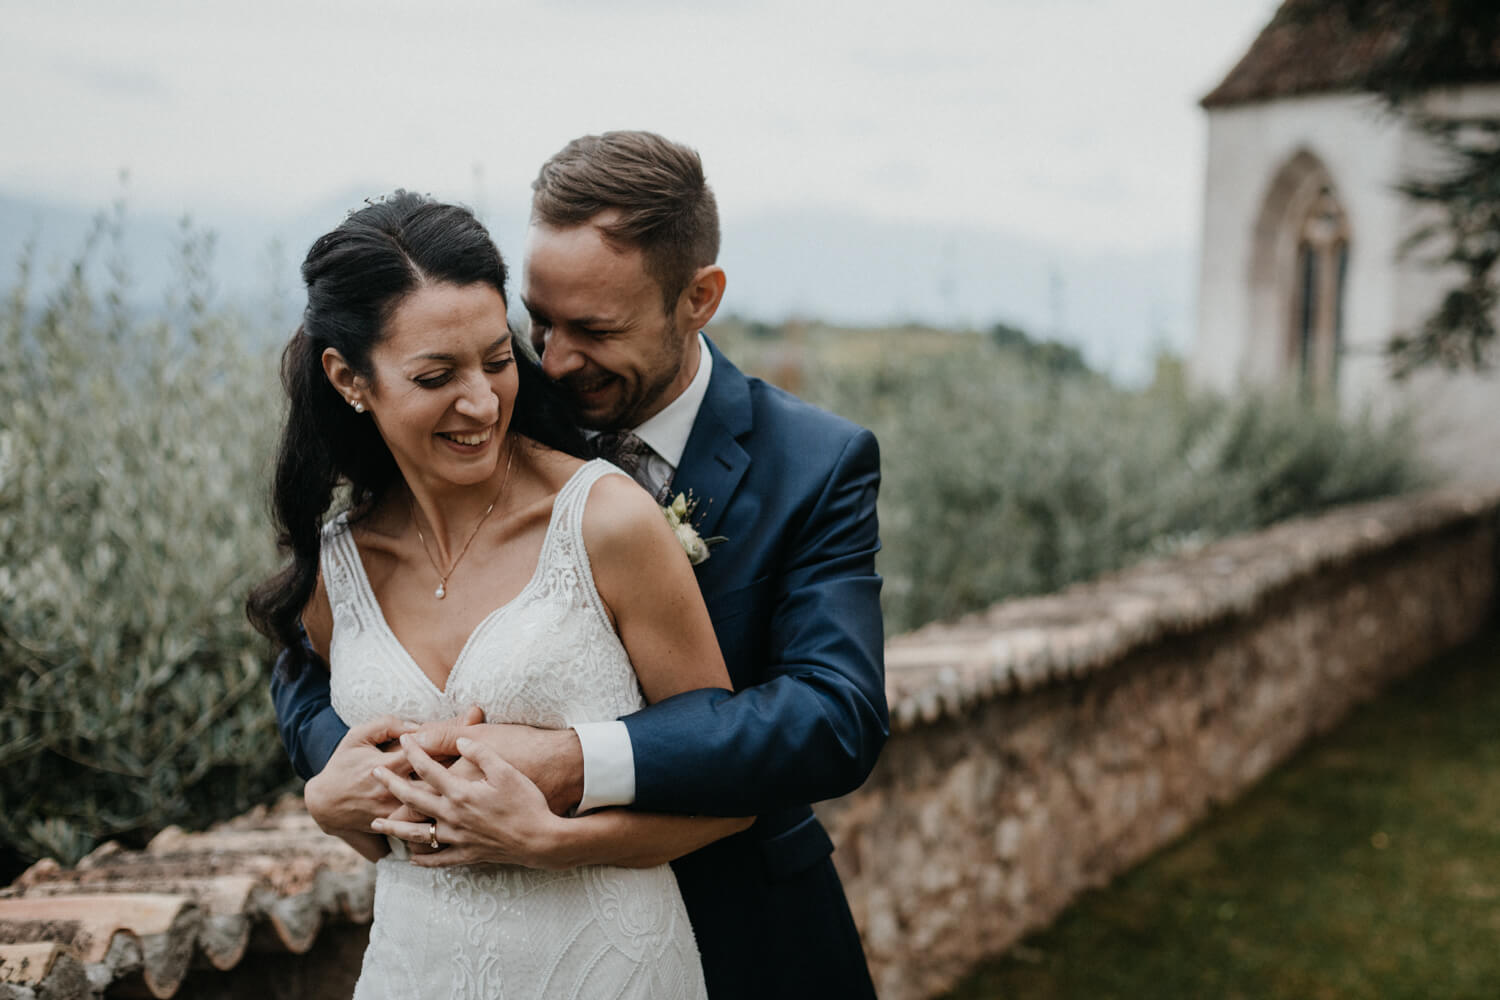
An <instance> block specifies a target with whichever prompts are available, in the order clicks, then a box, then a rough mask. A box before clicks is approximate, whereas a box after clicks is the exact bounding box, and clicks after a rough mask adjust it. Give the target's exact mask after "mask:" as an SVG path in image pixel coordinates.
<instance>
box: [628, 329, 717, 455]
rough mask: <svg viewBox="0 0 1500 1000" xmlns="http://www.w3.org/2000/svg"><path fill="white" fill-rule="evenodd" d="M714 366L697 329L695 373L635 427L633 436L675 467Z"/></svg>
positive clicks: (706, 390) (691, 430) (683, 449)
mask: <svg viewBox="0 0 1500 1000" xmlns="http://www.w3.org/2000/svg"><path fill="white" fill-rule="evenodd" d="M713 369H714V359H713V355H712V354H710V353H709V350H708V338H706V337H704V336H703V333H702V331H699V333H698V372H697V374H695V375H694V376H693V380H692V381H691V382H689V383H688V387H687V388H686V389H684V390H682V394H681V395H680V396H678V397H677V398H676V399H674V400H672V401H671V402H670V403H668V404H667V405H666V406H664V407H662V409H661V412H659V413H657V414H656V415H655V416H653V417H651V418H649V419H648V420H646V422H645V423H643V424H641V425H640V426H639V427H636V428H635V434H636V437H638V438H640V439H641V440H642V441H644V442H646V443H647V444H649V445H650V446H651V450H652V451H654V452H656V453H657V454H658V455H660V456H661V457H662V458H663V459H665V460H666V461H667V463H668V464H670V465H671V466H672V468H674V469H675V468H677V466H679V465H681V464H682V453H683V452H684V451H686V450H687V443H688V437H689V436H690V435H691V434H692V433H693V423H694V422H695V421H696V420H697V419H698V409H699V408H700V407H701V406H702V405H703V397H704V396H706V395H708V379H709V376H710V375H711V374H712V373H713Z"/></svg>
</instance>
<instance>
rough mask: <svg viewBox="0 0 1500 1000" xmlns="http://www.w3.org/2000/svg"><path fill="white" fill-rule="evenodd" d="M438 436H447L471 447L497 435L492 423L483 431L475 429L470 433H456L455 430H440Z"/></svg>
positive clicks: (450, 439) (455, 442)
mask: <svg viewBox="0 0 1500 1000" xmlns="http://www.w3.org/2000/svg"><path fill="white" fill-rule="evenodd" d="M437 436H438V437H440V438H447V439H448V440H449V441H452V442H453V443H454V444H462V445H468V446H469V447H473V446H475V445H480V444H484V443H485V442H486V441H488V440H489V439H490V438H492V437H494V436H495V427H494V425H493V424H492V425H490V426H489V427H486V428H485V429H484V430H482V431H474V432H473V433H470V434H458V433H455V432H452V431H438V432H437Z"/></svg>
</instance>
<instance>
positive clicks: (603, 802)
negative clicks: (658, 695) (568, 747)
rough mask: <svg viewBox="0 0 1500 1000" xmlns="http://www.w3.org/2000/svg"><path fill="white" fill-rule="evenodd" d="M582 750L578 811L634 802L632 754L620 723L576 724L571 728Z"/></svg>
mask: <svg viewBox="0 0 1500 1000" xmlns="http://www.w3.org/2000/svg"><path fill="white" fill-rule="evenodd" d="M573 731H574V732H575V733H577V734H578V743H579V746H581V747H582V748H583V798H582V799H581V800H580V801H579V803H578V812H579V813H580V814H581V813H586V812H588V811H589V810H590V809H600V808H603V807H604V806H628V805H630V804H631V803H632V802H634V801H635V752H634V751H633V750H632V749H631V747H630V730H628V729H626V728H625V723H623V722H618V721H616V722H580V723H579V724H578V725H576V726H574V727H573Z"/></svg>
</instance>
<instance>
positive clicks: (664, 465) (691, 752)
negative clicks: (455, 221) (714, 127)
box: [272, 132, 888, 1000]
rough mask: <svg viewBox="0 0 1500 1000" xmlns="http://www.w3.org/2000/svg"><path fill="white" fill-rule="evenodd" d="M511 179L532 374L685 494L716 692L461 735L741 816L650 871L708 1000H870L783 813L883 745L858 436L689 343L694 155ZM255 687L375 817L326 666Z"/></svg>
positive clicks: (594, 153)
mask: <svg viewBox="0 0 1500 1000" xmlns="http://www.w3.org/2000/svg"><path fill="white" fill-rule="evenodd" d="M532 187H533V191H534V197H533V201H532V215H531V229H530V236H529V240H528V245H527V260H526V265H525V287H524V289H523V291H522V301H523V302H524V303H525V305H526V308H527V311H528V312H529V313H530V315H531V329H532V341H533V343H534V344H535V346H536V347H537V349H538V351H539V352H540V354H541V359H542V366H543V369H544V370H545V371H546V373H547V375H548V376H550V377H551V378H552V379H554V380H555V381H556V382H557V383H558V384H559V385H560V386H561V387H562V388H563V389H564V391H565V392H566V393H567V394H568V396H569V397H570V398H571V399H572V402H573V404H574V407H575V412H576V415H577V419H578V421H579V423H580V424H581V425H582V426H584V427H585V428H590V429H594V430H599V431H603V432H623V431H633V432H634V435H633V436H626V437H625V439H624V442H623V446H624V448H625V450H626V451H627V452H628V453H629V454H628V455H627V456H626V457H625V458H623V459H621V460H619V461H618V464H621V465H622V466H627V465H630V466H634V470H633V475H635V477H636V478H637V480H638V481H640V482H642V484H643V485H645V486H646V488H647V489H649V490H651V491H652V492H653V493H657V494H658V495H665V494H666V492H667V491H668V490H670V492H671V493H672V494H675V493H678V492H690V493H691V495H692V496H693V497H694V498H696V500H697V501H698V504H699V506H698V508H697V513H698V517H697V518H695V521H696V526H697V528H698V530H699V532H700V533H701V534H702V535H703V536H705V537H707V536H711V535H721V536H724V537H725V538H726V539H727V540H726V541H724V542H723V543H721V544H720V545H718V546H717V547H715V548H714V550H713V553H712V557H711V558H710V559H709V560H708V561H707V562H705V563H702V564H700V565H699V566H698V567H697V570H696V572H697V576H698V582H699V585H700V587H701V589H702V592H703V596H704V599H705V602H706V603H707V605H708V611H709V615H710V617H711V618H712V620H713V624H714V629H715V632H716V634H717V637H718V640H719V645H720V648H721V649H722V651H723V653H724V660H725V663H726V665H727V667H728V669H729V674H730V677H731V679H732V681H733V683H734V688H735V693H733V694H730V693H728V692H725V691H690V692H687V693H684V694H680V695H677V696H675V697H673V698H669V699H667V700H665V701H662V702H658V703H657V704H655V705H652V706H650V707H648V708H646V709H643V710H642V711H640V712H637V713H635V714H633V715H631V716H628V717H626V718H624V719H622V720H620V721H618V722H609V723H599V724H594V725H587V726H584V725H580V726H577V727H575V728H574V729H569V730H561V731H539V730H524V729H523V728H521V727H506V726H496V727H487V726H479V727H475V728H472V729H469V730H466V733H467V735H470V736H477V737H479V738H480V739H482V740H484V741H485V742H486V743H488V744H489V745H490V746H492V747H497V748H499V749H500V752H501V753H502V754H503V755H504V756H506V757H507V759H510V760H511V762H512V763H514V764H516V766H517V767H519V768H520V769H521V770H522V771H523V772H525V773H526V774H527V775H528V777H530V778H532V780H534V781H536V783H537V784H538V786H539V787H541V788H542V790H543V791H544V793H546V794H547V796H548V801H549V802H550V803H552V804H553V806H554V808H561V809H566V808H569V807H575V806H576V807H578V808H580V809H589V808H595V807H598V806H607V805H615V806H627V807H633V808H639V809H644V810H651V811H657V812H677V813H692V814H712V815H724V816H750V815H753V816H756V817H758V818H757V820H756V822H755V824H754V826H752V827H751V828H750V829H748V830H746V831H744V832H743V833H739V834H736V835H734V836H732V837H728V838H726V839H724V840H721V841H719V842H717V843H715V844H711V845H710V846H708V847H706V848H703V849H702V850H700V851H697V852H696V853H694V854H691V855H688V856H686V857H684V858H681V859H679V860H678V861H676V862H674V863H673V868H674V870H675V872H676V875H677V880H678V883H679V885H680V886H681V889H682V894H683V897H684V900H685V902H686V904H687V908H688V913H689V915H690V917H691V919H692V922H693V928H694V931H695V934H696V936H697V940H698V945H699V948H700V950H701V952H702V955H703V963H704V971H705V974H706V977H707V980H708V987H709V993H710V995H711V996H712V997H714V998H715V1000H724V998H728V997H798V996H808V997H814V996H816V997H835V996H836V997H859V996H869V997H873V995H874V991H873V988H872V986H871V983H870V977H869V972H868V970H867V968H866V965H865V959H864V954H863V951H862V949H861V946H860V942H859V937H858V934H857V932H856V930H855V927H854V923H853V920H852V918H851V917H850V914H849V908H848V904H847V902H846V901H845V899H844V895H843V889H842V886H841V885H840V884H839V880H838V875H837V874H836V872H835V871H834V868H833V863H832V860H831V858H830V854H831V853H832V850H833V845H832V842H831V841H830V840H829V838H828V835H827V833H825V832H824V830H823V828H822V827H821V826H820V825H819V823H818V820H817V819H816V818H815V817H814V815H813V813H812V809H811V808H810V807H809V803H811V802H815V801H818V800H821V799H827V798H832V797H835V796H838V795H842V794H845V793H847V792H849V791H852V790H853V789H854V788H856V787H858V786H859V785H860V784H861V783H862V782H863V781H864V779H865V777H866V776H867V775H868V774H869V771H870V769H871V768H872V767H873V766H874V763H875V758H876V756H877V754H878V753H879V751H880V748H881V746H882V744H883V743H884V740H885V737H886V735H887V731H888V718H887V713H886V703H885V690H884V666H883V635H882V626H881V618H880V604H879V594H880V578H879V577H878V576H877V575H876V574H875V552H876V550H877V549H878V548H879V540H878V537H877V531H876V521H875V498H876V491H877V489H878V486H879V481H880V470H879V456H878V453H877V450H876V444H875V439H874V437H873V436H872V435H871V434H870V433H869V432H868V431H866V430H863V429H861V428H859V427H856V426H854V425H853V424H850V423H848V422H847V421H845V420H842V419H840V418H838V417H835V416H832V415H831V414H828V413H826V412H824V411H822V410H818V409H816V408H814V407H812V406H809V405H807V404H805V403H802V402H800V401H799V400H797V399H796V398H794V397H792V396H790V395H788V394H786V393H784V392H781V391H780V390H778V389H775V388H773V387H771V386H768V385H766V384H765V383H763V382H761V381H760V380H758V379H752V378H747V377H746V376H744V375H743V374H741V373H740V371H739V370H738V369H736V368H735V367H734V365H732V364H731V363H730V362H729V361H728V360H727V359H726V358H725V357H724V355H723V354H721V353H720V352H719V351H718V350H717V348H715V347H713V345H711V344H710V343H709V342H708V340H707V339H706V338H705V337H704V336H703V335H702V334H701V333H700V332H699V329H700V328H701V327H702V326H703V325H704V324H705V323H707V321H708V320H709V319H710V318H711V317H712V316H713V314H714V312H715V311H716V310H717V308H718V305H719V301H720V298H721V297H722V295H723V291H724V282H725V278H724V272H723V270H722V269H721V268H719V267H718V266H717V265H716V263H715V261H716V259H717V254H718V244H719V223H718V210H717V207H716V205H715V202H714V197H713V193H712V191H711V190H710V189H709V187H708V185H707V183H706V182H705V180H704V177H703V171H702V165H701V163H700V161H699V158H698V155H697V154H696V153H695V152H693V151H692V150H690V149H687V148H685V147H683V146H680V145H678V144H676V143H673V142H670V141H668V140H666V139H663V138H662V137H660V136H657V135H654V134H651V133H647V132H611V133H606V134H604V135H600V136H585V137H583V138H581V139H576V140H574V141H573V142H571V143H569V144H568V145H567V146H566V147H564V148H563V149H562V150H561V151H560V152H559V153H557V154H556V155H555V156H553V157H552V158H551V159H550V160H548V161H547V163H546V164H544V165H543V167H542V169H541V172H540V174H539V175H538V177H537V179H536V181H535V182H534V183H533V185H532ZM619 437H620V435H618V434H610V433H607V434H606V435H605V438H606V439H607V440H609V442H610V444H611V445H615V446H619V445H620V444H621V442H620V441H618V440H616V439H617V438H619ZM272 692H273V697H274V698H275V701H276V708H277V715H278V719H279V722H280V725H281V730H282V738H283V741H284V742H285V744H286V746H287V749H288V752H289V753H290V754H291V756H292V759H293V763H294V765H295V766H296V767H297V770H298V772H299V773H300V774H302V775H303V776H304V777H306V776H309V775H311V774H314V773H317V772H319V771H322V770H323V769H324V767H325V766H328V767H330V768H338V769H340V770H339V772H338V773H340V774H341V775H342V774H347V775H348V776H349V778H348V782H347V783H346V782H343V781H340V782H337V783H335V784H336V785H337V786H338V787H345V788H347V789H348V795H349V798H350V809H351V813H352V815H362V816H364V817H368V816H370V815H373V814H374V813H375V812H376V811H379V810H381V809H383V810H384V812H381V813H380V814H381V815H384V813H385V812H389V811H390V809H391V808H392V807H393V805H394V803H393V802H392V800H390V799H389V797H384V798H382V797H381V796H383V795H384V793H383V789H371V787H370V781H369V777H368V776H369V773H370V768H371V766H372V765H373V764H378V763H384V762H386V761H387V760H388V759H389V752H384V753H383V752H382V751H381V750H380V749H379V748H378V747H377V746H376V745H375V744H376V743H377V742H378V741H380V740H383V739H386V738H387V737H388V735H389V734H388V733H381V732H375V731H374V730H368V729H367V730H356V731H354V732H348V731H347V729H346V727H344V725H343V724H342V723H341V722H340V721H339V720H338V718H337V716H336V715H335V714H334V713H333V710H332V708H331V707H330V706H329V704H328V679H327V675H326V673H323V672H320V671H311V670H308V671H303V672H302V674H301V676H300V677H299V678H298V679H297V680H296V681H285V680H283V679H282V678H281V677H280V672H279V671H278V672H277V675H276V677H274V678H273V681H272ZM451 736H452V734H451V733H449V734H448V735H447V737H445V739H444V742H445V743H446V742H448V741H449V740H451ZM335 744H337V753H335V752H334V750H335ZM432 748H433V749H443V750H446V751H447V752H448V753H450V754H451V753H452V752H453V750H452V749H451V746H442V747H432ZM330 757H332V758H333V759H332V761H330ZM360 796H364V797H365V801H364V802H363V803H360V802H356V801H355V800H356V799H358V798H359V797H360ZM361 810H363V811H362V812H361ZM366 822H367V820H366ZM365 829H368V826H366V827H365Z"/></svg>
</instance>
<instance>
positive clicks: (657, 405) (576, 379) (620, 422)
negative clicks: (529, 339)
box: [532, 314, 688, 431]
mask: <svg viewBox="0 0 1500 1000" xmlns="http://www.w3.org/2000/svg"><path fill="white" fill-rule="evenodd" d="M657 336H658V338H659V339H658V340H657V343H658V344H659V345H660V351H659V352H657V353H656V354H655V355H654V356H653V357H652V358H651V359H650V364H649V366H642V370H641V371H640V373H639V374H638V376H637V378H636V380H635V381H634V383H633V384H632V383H631V381H630V380H627V379H626V378H625V377H623V376H621V375H619V374H618V373H616V372H611V371H608V370H607V369H604V368H599V367H596V366H594V365H593V364H592V363H590V365H589V367H588V368H586V369H585V370H584V371H580V372H574V373H572V374H570V375H565V376H563V377H562V378H560V379H558V380H556V382H554V383H553V384H554V385H556V386H557V387H558V388H559V389H561V390H562V393H563V397H564V398H565V399H566V400H567V402H568V407H569V410H570V413H571V416H572V418H573V422H574V423H575V424H577V425H578V426H579V427H582V428H585V429H587V430H596V431H615V430H632V429H634V428H636V427H639V426H640V425H641V424H642V423H644V422H645V421H646V420H647V419H648V418H649V417H650V416H652V415H654V414H655V413H658V412H660V411H661V409H662V408H663V407H664V406H665V405H666V403H668V402H670V400H664V399H663V397H664V396H665V395H666V393H667V392H668V391H669V390H670V389H671V388H672V385H673V383H674V382H676V381H677V379H678V376H679V375H680V374H681V372H682V366H683V364H684V362H685V361H686V359H687V353H688V351H687V340H686V338H684V337H683V336H682V335H681V332H680V330H679V329H678V324H677V322H676V319H675V317H673V316H671V315H670V314H669V315H665V316H663V317H662V329H661V331H660V333H659V334H658V335H657ZM532 346H533V347H535V348H537V356H538V357H541V356H542V354H543V353H544V351H545V345H537V344H535V343H533V345H532ZM601 380H602V381H603V382H604V383H606V384H607V383H608V382H610V381H612V382H614V383H615V385H616V386H618V387H619V389H620V393H621V395H620V397H619V398H618V399H617V400H616V402H615V403H614V404H613V405H612V406H611V407H610V408H609V409H608V410H607V411H605V412H602V413H592V414H591V413H589V412H587V410H586V409H585V408H584V407H583V406H581V405H580V403H579V398H580V392H579V390H580V389H582V388H591V389H592V388H596V387H598V386H599V385H600V383H601Z"/></svg>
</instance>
